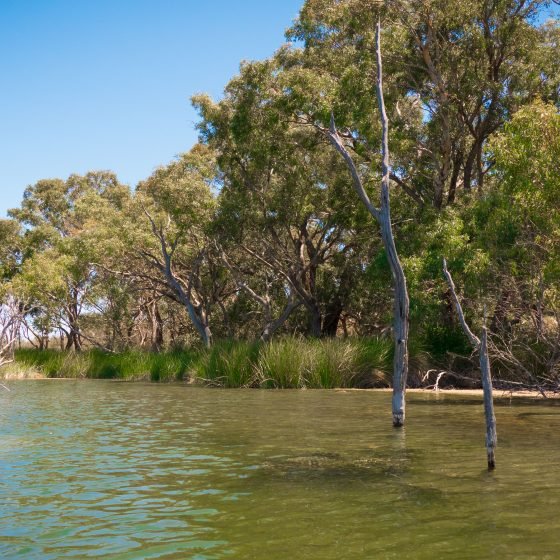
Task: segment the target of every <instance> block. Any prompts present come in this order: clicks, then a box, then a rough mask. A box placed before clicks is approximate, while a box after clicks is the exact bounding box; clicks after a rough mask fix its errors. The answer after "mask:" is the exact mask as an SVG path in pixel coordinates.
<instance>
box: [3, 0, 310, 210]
mask: <svg viewBox="0 0 560 560" xmlns="http://www.w3.org/2000/svg"><path fill="white" fill-rule="evenodd" d="M302 4H303V0H237V1H231V0H207V1H206V2H204V1H200V0H95V1H92V0H90V1H86V0H0V218H3V217H5V215H6V211H7V209H8V208H13V207H16V206H18V205H19V203H20V201H21V197H22V195H23V191H24V190H25V188H26V187H27V186H28V185H31V184H33V183H35V182H36V181H38V180H39V179H43V178H52V177H60V178H66V177H68V176H69V175H70V174H72V173H79V174H83V173H86V172H87V171H89V170H100V169H110V170H112V171H114V172H116V173H117V176H118V177H119V179H120V180H121V181H122V182H124V183H128V184H129V185H132V186H134V185H136V184H137V182H138V181H139V180H141V179H144V178H146V177H148V176H149V175H150V174H151V172H152V171H153V170H154V168H156V167H157V166H158V165H161V164H165V163H167V162H169V161H171V160H172V159H173V158H174V157H175V156H176V155H177V154H179V153H181V152H184V151H187V150H188V149H189V148H190V147H191V146H192V145H193V144H194V143H195V142H196V139H197V134H196V131H195V123H196V121H197V114H196V112H195V111H194V110H193V109H192V107H191V105H190V101H189V99H190V97H191V96H192V95H193V94H195V93H200V92H207V93H209V94H210V95H212V97H214V98H216V97H219V96H220V95H221V93H222V91H223V88H224V86H225V85H226V84H227V82H228V81H229V80H230V79H231V78H232V77H233V76H234V75H235V74H236V73H237V71H238V68H239V63H240V62H241V61H242V60H258V59H262V58H265V57H267V56H269V55H271V54H272V53H273V52H274V51H275V50H276V49H277V48H278V47H280V46H281V45H282V43H283V42H285V39H284V31H285V29H286V28H287V27H288V26H289V25H290V24H291V22H292V21H293V19H294V18H295V17H296V16H297V14H298V11H299V8H300V7H301V5H302Z"/></svg>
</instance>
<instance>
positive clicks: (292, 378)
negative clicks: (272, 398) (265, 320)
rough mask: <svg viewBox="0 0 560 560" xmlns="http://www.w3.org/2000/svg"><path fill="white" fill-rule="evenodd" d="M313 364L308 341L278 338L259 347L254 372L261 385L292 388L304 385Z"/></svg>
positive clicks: (311, 349)
mask: <svg viewBox="0 0 560 560" xmlns="http://www.w3.org/2000/svg"><path fill="white" fill-rule="evenodd" d="M312 364H313V348H312V345H311V344H310V343H309V341H305V340H303V339H299V338H289V337H286V338H280V339H276V340H272V341H270V342H267V343H266V344H264V345H263V347H262V348H261V351H260V354H259V360H258V363H257V365H256V374H257V379H258V382H259V385H260V386H261V387H267V388H274V389H294V388H302V387H305V386H306V384H305V380H306V378H307V377H308V375H309V371H310V370H311V367H312Z"/></svg>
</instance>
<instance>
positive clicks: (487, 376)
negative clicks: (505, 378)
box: [443, 259, 498, 470]
mask: <svg viewBox="0 0 560 560" xmlns="http://www.w3.org/2000/svg"><path fill="white" fill-rule="evenodd" d="M443 274H444V275H445V279H446V280H447V284H448V285H449V289H450V291H451V297H452V298H453V302H454V304H455V309H456V311H457V315H458V317H459V322H460V323H461V327H462V328H463V331H464V332H465V334H466V335H467V338H468V339H469V342H470V343H471V345H472V347H473V348H474V350H475V351H476V352H478V357H479V360H480V374H481V377H482V390H483V394H484V416H485V418H486V451H487V454H488V469H489V470H492V469H493V468H494V467H495V466H496V462H495V457H494V452H495V449H496V446H497V445H498V436H497V434H496V416H495V415H494V399H493V397H492V376H491V373H490V359H489V358H488V331H487V329H486V326H484V327H482V335H481V337H480V338H478V337H477V336H476V335H475V334H474V333H473V332H472V330H471V329H470V328H469V325H468V324H467V321H466V319H465V314H464V313H463V308H462V307H461V302H460V301H459V297H458V296H457V291H456V289H455V284H454V283H453V278H451V274H450V272H449V271H448V270H447V262H446V260H445V259H443Z"/></svg>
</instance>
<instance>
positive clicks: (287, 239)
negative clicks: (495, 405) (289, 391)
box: [0, 0, 560, 388]
mask: <svg viewBox="0 0 560 560" xmlns="http://www.w3.org/2000/svg"><path fill="white" fill-rule="evenodd" d="M381 4H382V3H380V2H375V1H373V0H371V1H369V0H367V1H364V0H359V1H356V0H345V1H343V2H334V1H332V0H307V1H306V2H305V3H304V5H303V7H302V10H301V13H300V16H299V18H298V19H297V20H296V21H295V22H294V24H293V25H292V27H291V28H290V29H289V30H288V31H287V38H288V40H289V41H290V43H289V44H287V45H284V46H282V47H280V49H279V50H278V52H277V53H276V54H275V55H274V56H272V57H271V58H269V59H267V60H263V61H254V62H244V63H243V64H242V65H241V67H240V72H239V74H238V75H237V76H235V77H234V78H233V79H232V80H231V81H230V83H229V84H228V85H227V86H226V89H225V92H224V95H223V97H222V98H221V99H220V100H217V101H216V100H212V99H211V98H209V97H208V96H206V95H198V96H195V97H194V98H193V103H194V105H195V106H196V107H197V109H198V111H199V113H200V121H199V123H198V129H199V131H200V141H199V143H198V144H197V145H195V146H194V147H193V148H192V149H191V150H190V151H188V152H186V153H185V154H183V155H181V156H179V157H178V158H177V159H175V160H174V161H172V162H171V163H169V164H167V165H164V166H162V167H161V168H159V169H157V170H156V171H154V173H153V174H152V175H151V176H150V177H148V178H147V179H146V180H145V181H142V182H141V183H140V184H138V185H136V186H135V188H131V187H130V186H127V185H123V184H121V183H120V182H119V180H118V178H117V177H116V176H115V174H113V173H112V172H110V171H92V172H89V173H87V174H85V175H72V176H70V177H69V178H59V179H44V180H41V181H38V182H37V183H36V184H34V185H30V186H29V187H28V188H27V190H26V191H25V195H24V198H23V201H22V203H21V206H20V207H19V208H14V209H13V210H11V211H10V213H9V216H10V217H9V219H6V220H0V277H1V284H0V296H1V297H2V301H3V302H4V304H3V306H2V310H3V311H2V315H1V317H0V319H1V323H2V324H1V325H0V333H5V334H2V338H1V340H0V355H2V356H3V357H4V358H3V359H4V360H5V361H10V360H11V357H12V354H13V352H14V349H15V347H16V346H17V344H16V343H17V340H16V338H17V337H16V336H14V333H17V334H18V336H19V338H21V339H23V345H24V346H25V345H28V346H31V347H34V349H33V350H30V349H27V348H23V349H21V350H19V351H17V352H16V364H18V365H19V364H21V366H22V367H23V366H26V367H27V366H29V367H33V368H38V369H40V370H41V371H44V372H45V373H46V374H47V375H59V376H71V377H111V378H115V377H116V378H124V379H128V378H132V377H137V376H139V375H140V376H145V377H146V378H150V379H154V380H167V379H186V378H189V379H204V380H205V381H206V382H208V383H215V384H219V385H225V386H259V387H261V386H264V387H268V386H273V387H288V386H289V387H301V386H306V387H329V386H348V385H351V386H371V385H372V384H383V383H387V375H388V371H389V369H390V366H389V367H388V365H387V364H388V363H390V361H391V360H392V359H393V358H392V357H393V350H391V348H390V346H391V344H390V339H391V328H392V324H393V316H394V309H393V299H394V293H393V291H394V288H393V283H392V272H393V274H394V271H392V269H391V267H390V266H389V264H388V261H387V245H386V243H385V240H384V239H383V236H382V234H381V233H382V232H380V229H379V227H378V226H377V224H376V223H374V221H373V220H372V219H371V216H370V215H369V214H368V208H367V207H366V206H365V205H364V204H362V202H363V200H362V201H360V199H359V198H358V196H356V193H355V192H353V190H352V185H353V184H354V185H356V184H358V183H359V184H361V185H362V186H363V189H364V192H365V193H366V194H368V195H369V197H370V198H371V200H373V201H377V200H378V198H379V197H378V195H377V194H376V193H377V192H378V190H379V189H378V185H380V184H381V180H382V176H381V169H382V165H381V163H382V162H381V155H382V154H381V151H380V148H379V147H380V145H381V136H382V126H381V124H382V121H381V120H380V118H379V111H378V106H377V104H376V101H375V98H376V95H375V86H376V84H375V79H374V76H375V73H376V69H377V68H378V65H377V61H376V56H375V24H376V21H377V18H378V17H380V18H381V21H382V25H383V30H382V42H383V58H384V65H385V78H384V93H385V104H386V106H387V116H388V122H389V125H390V136H389V143H388V148H390V150H391V151H390V154H391V160H390V168H388V170H387V172H388V173H389V177H390V181H391V183H390V190H391V193H392V194H391V197H392V198H391V204H392V206H391V213H392V214H391V223H392V230H393V233H394V238H395V242H396V247H397V249H398V253H399V257H400V261H401V263H402V267H403V271H404V276H406V282H407V285H408V295H409V298H410V312H409V319H410V333H411V340H412V341H413V343H414V344H416V348H417V350H415V349H414V348H412V350H411V359H412V362H413V363H412V367H411V378H410V379H409V384H411V385H414V384H419V383H421V379H422V378H423V377H424V376H425V374H426V373H428V376H427V377H425V379H426V380H425V383H427V384H433V383H434V378H435V377H437V376H438V375H439V374H440V373H441V372H445V374H444V376H443V377H442V378H441V382H442V383H444V382H446V381H448V382H452V383H453V384H459V383H466V379H467V380H468V378H471V379H472V380H473V381H474V382H476V380H477V379H478V374H477V373H476V366H474V367H473V366H472V364H471V363H470V359H471V358H470V354H471V350H470V349H469V346H468V341H466V340H465V339H464V335H463V333H462V332H461V328H460V325H458V323H457V319H456V317H455V316H454V312H453V305H452V300H451V294H450V292H449V289H448V287H447V285H446V283H445V279H444V278H443V274H442V258H443V257H446V258H447V261H448V266H449V270H450V271H452V273H453V278H454V279H455V281H456V283H457V286H458V289H459V291H460V294H461V298H462V300H463V306H464V309H465V313H466V314H467V315H468V317H467V318H468V320H469V322H470V323H471V324H473V328H476V329H479V328H480V327H481V326H482V324H481V323H482V322H483V321H486V323H487V326H488V330H489V337H490V340H489V351H490V356H491V359H492V362H493V363H492V367H493V371H494V372H495V375H496V376H497V378H498V380H500V379H503V380H507V381H508V382H509V383H511V384H515V383H517V384H519V386H520V387H521V386H523V387H525V386H532V387H546V388H557V387H558V385H559V380H560V284H559V281H560V267H559V265H558V263H559V262H560V259H559V257H560V254H559V253H560V171H559V167H558V162H559V161H560V114H559V112H558V106H559V103H560V67H559V65H558V61H559V60H560V47H559V39H560V27H559V25H558V21H557V20H554V19H547V17H546V14H547V10H548V6H549V3H548V2H545V1H539V0H507V1H504V2H488V1H486V0H476V1H474V2H465V1H464V0H452V1H448V2H445V3H438V2H417V1H415V0H393V1H391V2H387V3H385V4H384V6H381ZM333 123H336V128H334V124H333ZM333 130H334V131H335V132H336V138H337V139H338V141H340V143H341V146H342V147H343V148H344V150H340V149H339V150H338V152H340V153H342V152H344V151H345V152H346V155H347V156H351V158H352V161H353V168H352V169H351V171H352V172H353V175H352V174H351V173H349V168H348V167H347V163H348V158H346V160H345V159H344V158H343V157H340V153H337V149H335V148H336V146H334V147H333V145H332V144H333V143H332V134H333ZM370 213H371V212H370ZM373 214H375V212H373ZM407 320H408V317H407ZM14 325H16V327H17V328H14ZM397 338H398V337H397ZM396 342H397V344H398V343H399V341H398V340H397V341H396ZM376 345H377V346H376ZM53 347H56V348H57V349H58V348H60V349H61V350H64V351H65V352H62V351H58V350H57V351H55V350H54V349H53ZM374 348H375V350H373V349H374ZM419 349H421V350H419ZM420 356H421V359H420V358H419V357H420ZM415 360H416V361H415ZM475 363H476V360H474V361H473V364H475ZM429 370H434V371H433V372H431V373H429ZM473 372H474V373H473Z"/></svg>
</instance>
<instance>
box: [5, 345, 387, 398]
mask: <svg viewBox="0 0 560 560" xmlns="http://www.w3.org/2000/svg"><path fill="white" fill-rule="evenodd" d="M392 355H393V350H392V342H391V341H390V340H387V339H381V338H379V339H377V338H368V339H322V340H307V339H303V338H297V337H285V338H278V339H275V340H273V341H271V342H267V343H256V342H244V341H221V342H218V343H216V344H215V345H214V346H213V347H212V348H210V349H187V350H180V351H173V352H161V353H153V352H142V351H137V350H135V351H127V352H123V353H119V354H110V353H106V352H102V351H100V350H88V351H84V352H80V353H75V352H61V351H58V350H43V351H38V350H34V349H21V350H18V351H17V352H16V361H15V365H12V367H13V368H17V369H19V370H20V371H27V370H28V371H34V372H39V373H41V374H43V375H45V376H46V377H67V378H89V379H123V380H151V381H161V382H164V381H190V382H197V383H201V384H206V385H211V386H219V387H263V388H274V389H287V388H324V389H331V388H337V387H357V388H366V387H388V386H389V385H390V378H391V370H392Z"/></svg>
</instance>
